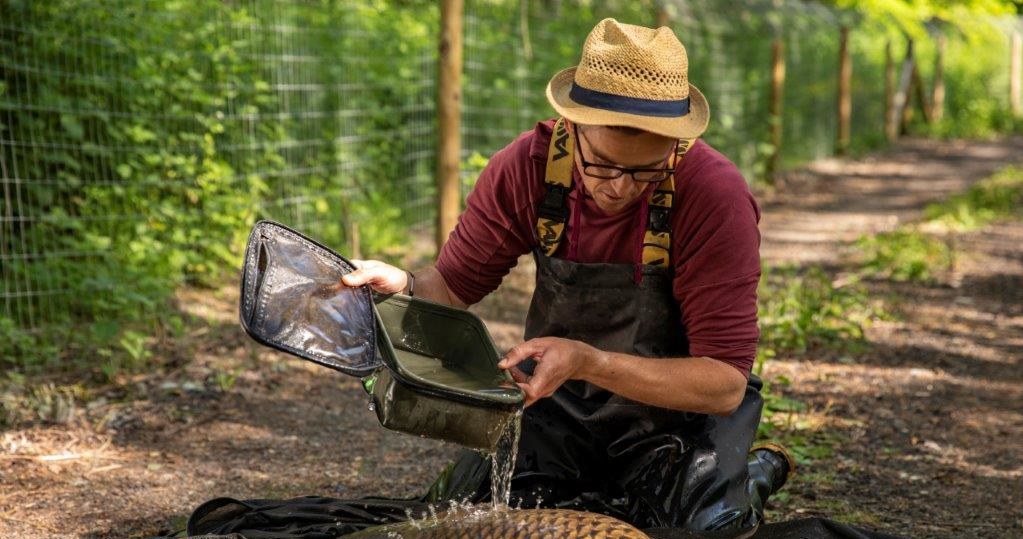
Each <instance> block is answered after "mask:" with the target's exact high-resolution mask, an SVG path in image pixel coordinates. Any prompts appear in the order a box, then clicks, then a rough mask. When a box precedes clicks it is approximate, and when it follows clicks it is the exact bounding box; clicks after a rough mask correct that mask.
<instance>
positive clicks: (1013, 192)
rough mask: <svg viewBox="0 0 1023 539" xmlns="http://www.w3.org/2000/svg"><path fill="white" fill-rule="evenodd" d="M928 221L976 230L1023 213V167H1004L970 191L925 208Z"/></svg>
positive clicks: (954, 227) (956, 229)
mask: <svg viewBox="0 0 1023 539" xmlns="http://www.w3.org/2000/svg"><path fill="white" fill-rule="evenodd" d="M924 217H925V218H926V219H927V222H928V223H935V224H940V225H942V226H943V227H945V228H948V229H951V230H955V231H965V230H972V229H975V228H978V227H981V226H984V225H986V224H988V223H990V222H992V221H995V220H997V219H1004V218H1008V217H1016V218H1019V217H1023V167H1020V166H1012V167H1006V168H1005V169H1002V170H1001V171H999V172H998V173H996V174H995V175H993V176H991V177H990V178H987V179H986V180H984V181H982V182H980V183H978V184H975V185H973V186H971V187H970V188H969V189H968V190H967V191H966V192H964V193H961V194H958V195H953V196H951V197H949V198H948V200H945V201H942V202H939V203H935V204H931V205H929V206H927V208H925V209H924Z"/></svg>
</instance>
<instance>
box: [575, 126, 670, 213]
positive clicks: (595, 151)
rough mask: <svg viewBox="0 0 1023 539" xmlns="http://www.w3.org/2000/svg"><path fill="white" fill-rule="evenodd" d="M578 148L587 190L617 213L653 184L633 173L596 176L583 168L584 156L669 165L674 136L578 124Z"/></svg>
mask: <svg viewBox="0 0 1023 539" xmlns="http://www.w3.org/2000/svg"><path fill="white" fill-rule="evenodd" d="M577 133H578V138H579V147H580V148H581V150H582V152H581V153H582V155H580V152H579V151H576V152H575V166H576V168H577V169H578V170H579V174H580V176H581V177H582V180H583V186H584V187H585V188H586V192H587V193H589V195H590V196H591V197H593V200H594V202H596V203H597V207H598V208H600V209H601V210H602V211H604V212H605V213H618V212H620V211H622V210H623V209H624V208H625V207H626V206H627V205H629V203H630V202H633V201H634V200H636V198H638V197H639V196H640V195H642V194H643V191H644V190H645V189H646V187H647V186H648V185H650V184H648V183H641V182H637V181H634V180H633V179H632V176H631V175H630V174H623V175H622V176H621V177H619V178H615V179H613V180H605V179H601V178H595V177H593V176H590V175H589V174H587V173H586V172H585V170H584V167H583V163H582V159H583V158H584V157H585V159H586V161H587V162H588V163H591V164H600V165H617V166H620V167H627V168H666V167H668V166H669V157H670V154H671V151H672V149H673V148H674V146H675V141H674V140H673V139H670V138H667V137H664V136H661V135H657V134H654V133H650V132H647V131H639V132H635V131H630V130H621V129H614V128H611V127H605V126H593V125H578V131H577Z"/></svg>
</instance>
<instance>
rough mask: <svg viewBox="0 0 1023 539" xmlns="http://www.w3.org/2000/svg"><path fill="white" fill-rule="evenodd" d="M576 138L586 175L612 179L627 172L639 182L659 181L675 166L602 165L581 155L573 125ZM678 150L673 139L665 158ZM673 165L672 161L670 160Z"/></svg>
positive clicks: (664, 178)
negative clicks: (672, 145) (633, 166)
mask: <svg viewBox="0 0 1023 539" xmlns="http://www.w3.org/2000/svg"><path fill="white" fill-rule="evenodd" d="M573 129H574V131H575V138H576V142H575V144H576V148H577V149H578V150H579V159H580V160H581V161H582V162H583V172H585V173H586V175H588V176H591V177H594V178H599V179H601V180H614V179H616V178H621V177H622V175H623V174H628V175H630V176H631V177H632V179H633V181H637V182H640V183H660V182H663V181H664V180H666V179H668V177H670V176H671V175H672V174H674V173H675V167H674V166H673V167H671V168H632V167H620V166H617V165H602V164H599V163H592V162H590V161H587V160H586V157H584V156H583V147H582V144H581V143H580V142H579V141H580V136H579V128H577V127H575V126H573ZM677 151H678V141H675V146H674V147H673V148H672V149H671V153H670V154H668V155H667V156H665V158H664V159H665V160H669V161H670V160H671V157H672V156H673V155H675V152H677ZM672 164H673V165H674V163H673V162H672Z"/></svg>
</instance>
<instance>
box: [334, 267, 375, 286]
mask: <svg viewBox="0 0 1023 539" xmlns="http://www.w3.org/2000/svg"><path fill="white" fill-rule="evenodd" d="M372 278H373V277H372V276H371V275H370V274H369V273H368V272H367V271H366V270H364V269H357V270H355V271H353V272H351V273H349V274H347V275H344V276H342V277H341V282H342V283H344V284H346V285H348V286H362V285H364V284H366V283H368V282H369V281H371V280H372Z"/></svg>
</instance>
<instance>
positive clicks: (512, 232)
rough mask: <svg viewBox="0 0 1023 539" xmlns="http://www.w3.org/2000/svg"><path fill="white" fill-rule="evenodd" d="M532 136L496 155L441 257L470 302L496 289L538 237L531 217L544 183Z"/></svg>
mask: <svg viewBox="0 0 1023 539" xmlns="http://www.w3.org/2000/svg"><path fill="white" fill-rule="evenodd" d="M532 137H533V135H532V133H531V132H530V133H527V134H524V135H522V136H520V137H519V138H518V139H516V140H515V141H514V142H512V143H511V144H510V145H508V146H507V147H506V148H504V149H502V150H500V151H498V152H497V153H495V154H494V155H493V156H492V157H491V158H490V161H489V162H488V163H487V166H486V167H485V168H484V169H483V172H482V173H481V174H480V177H479V180H478V181H477V182H476V185H475V187H473V189H472V191H471V192H470V193H469V196H468V198H467V199H466V208H465V211H464V212H463V213H462V215H461V216H459V218H458V224H457V225H456V226H455V229H454V230H453V231H452V232H451V235H449V236H448V240H447V242H445V244H444V246H443V247H442V248H441V251H440V255H439V256H438V257H437V264H436V268H437V270H438V271H439V272H440V274H441V276H442V277H443V278H444V282H445V283H446V284H447V286H448V289H450V290H451V291H452V292H453V293H454V294H455V295H456V296H458V298H459V299H461V300H462V301H463V302H465V303H466V304H468V305H472V304H474V303H477V302H479V301H480V300H481V299H483V298H484V297H485V296H486V295H487V294H489V293H490V292H492V291H494V289H496V288H497V287H498V285H500V284H501V280H502V279H504V276H505V275H507V274H508V272H509V271H510V270H511V269H512V268H513V267H515V264H516V263H517V261H518V259H519V257H520V256H522V255H523V254H525V253H528V252H529V251H530V250H531V249H532V247H533V245H534V244H535V243H536V240H535V238H534V235H533V227H534V225H535V223H533V222H531V220H535V218H536V204H537V203H538V198H537V197H538V196H540V191H541V189H540V186H539V185H535V184H537V183H538V179H537V171H536V166H537V165H536V162H535V161H534V160H533V159H532V158H531V157H530V154H529V152H530V145H531V141H532ZM540 183H542V182H540Z"/></svg>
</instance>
